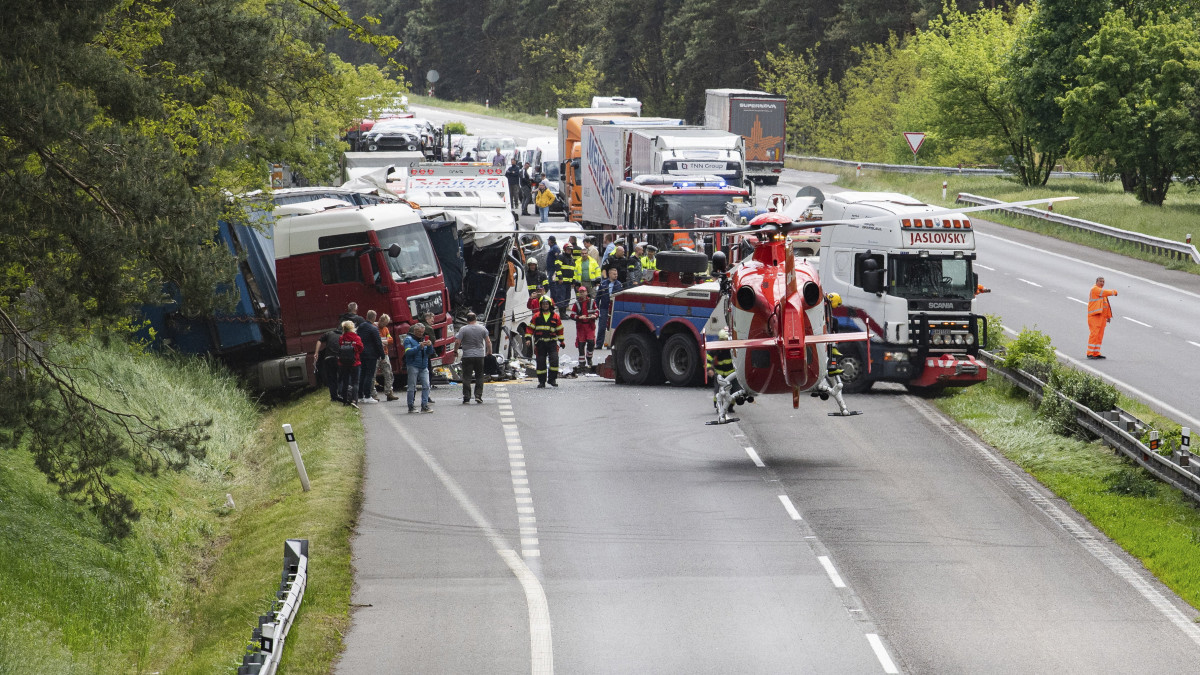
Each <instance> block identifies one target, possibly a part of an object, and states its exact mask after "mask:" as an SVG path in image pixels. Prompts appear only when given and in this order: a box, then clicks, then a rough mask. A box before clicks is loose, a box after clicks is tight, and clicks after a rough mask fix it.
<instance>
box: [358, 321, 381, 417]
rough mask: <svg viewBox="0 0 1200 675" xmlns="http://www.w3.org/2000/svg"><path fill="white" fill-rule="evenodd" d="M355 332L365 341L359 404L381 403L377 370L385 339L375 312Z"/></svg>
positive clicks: (359, 381)
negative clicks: (377, 388) (377, 393)
mask: <svg viewBox="0 0 1200 675" xmlns="http://www.w3.org/2000/svg"><path fill="white" fill-rule="evenodd" d="M355 330H356V332H357V333H358V336H359V337H360V338H362V341H363V350H362V355H360V356H359V359H360V360H362V371H361V372H360V373H359V378H358V402H359V403H379V399H377V398H375V369H376V366H378V365H379V359H382V358H383V355H384V351H383V338H382V337H381V336H380V335H379V329H378V328H376V327H375V310H371V311H369V312H367V318H366V319H363V320H362V321H360V322H359V323H358V325H357V326H356V327H355Z"/></svg>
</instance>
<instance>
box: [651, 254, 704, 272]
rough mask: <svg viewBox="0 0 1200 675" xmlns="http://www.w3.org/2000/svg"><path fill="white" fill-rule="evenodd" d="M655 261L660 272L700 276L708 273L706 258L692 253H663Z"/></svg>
mask: <svg viewBox="0 0 1200 675" xmlns="http://www.w3.org/2000/svg"><path fill="white" fill-rule="evenodd" d="M656 261H657V263H658V269H659V271H661V272H679V273H681V274H700V273H702V272H707V271H708V256H706V255H704V254H703V253H698V252H693V251H663V252H662V253H659V254H658V257H657V258H656Z"/></svg>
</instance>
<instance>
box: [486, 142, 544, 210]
mask: <svg viewBox="0 0 1200 675" xmlns="http://www.w3.org/2000/svg"><path fill="white" fill-rule="evenodd" d="M502 161H503V160H502ZM493 164H494V162H493ZM504 177H505V178H507V179H508V198H509V204H510V206H512V208H513V209H518V208H519V209H520V210H521V215H523V216H525V215H529V205H530V204H533V206H534V207H535V208H536V209H537V214H538V220H539V221H540V222H543V223H548V222H550V207H551V206H552V205H553V204H554V199H555V197H554V192H553V191H552V190H551V189H550V183H549V182H548V181H547V180H545V179H544V178H540V177H539V176H538V174H537V172H536V171H535V170H534V168H533V165H531V164H530V163H529V162H525V165H524V166H521V165H520V164H519V163H518V162H517V159H516V158H515V157H514V158H513V159H512V160H511V162H510V163H509V165H508V169H506V170H505V171H504Z"/></svg>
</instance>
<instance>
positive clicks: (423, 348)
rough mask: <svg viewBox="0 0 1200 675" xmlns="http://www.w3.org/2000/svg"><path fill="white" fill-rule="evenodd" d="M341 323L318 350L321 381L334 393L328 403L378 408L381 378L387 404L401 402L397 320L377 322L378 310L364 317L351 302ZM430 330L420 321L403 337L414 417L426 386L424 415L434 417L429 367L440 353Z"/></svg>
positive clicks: (315, 355)
mask: <svg viewBox="0 0 1200 675" xmlns="http://www.w3.org/2000/svg"><path fill="white" fill-rule="evenodd" d="M338 320H339V325H338V327H337V328H334V329H333V330H330V331H328V332H326V333H325V334H324V335H322V336H321V337H319V338H317V344H316V347H315V348H314V350H313V361H314V369H315V370H316V374H317V382H318V383H319V384H320V383H324V384H325V386H326V387H328V388H329V399H330V400H331V401H335V402H340V403H341V404H342V405H346V406H353V407H355V408H357V407H358V406H359V404H362V403H371V404H374V403H379V399H378V398H376V397H375V380H376V377H382V379H383V393H384V394H385V396H386V400H388V401H397V400H399V398H400V397H399V396H396V394H395V377H394V375H393V373H392V361H391V354H392V345H393V344H394V337H393V336H392V332H391V323H392V318H391V317H390V316H388V315H387V314H384V315H382V316H379V317H378V318H376V314H375V310H370V311H368V312H367V315H366V316H365V317H363V316H359V314H358V303H355V302H351V303H349V304H348V305H347V306H346V313H344V314H342V315H341V316H340V317H338ZM428 330H429V326H427V325H426V324H425V323H420V322H418V323H415V324H413V325H412V327H411V328H410V329H409V332H408V334H407V335H405V336H404V338H403V343H402V349H403V352H402V353H403V354H404V365H405V370H406V371H407V373H408V411H409V412H416V407H415V402H416V387H417V385H420V386H421V412H424V413H431V412H433V409H432V408H430V407H429V404H430V403H432V402H433V400H432V399H431V398H430V397H429V388H430V385H429V367H430V363H431V359H433V358H434V357H435V356H436V355H437V352H436V351H435V349H434V346H433V340H432V339H431V336H430V335H429V334H428V333H427V331H428Z"/></svg>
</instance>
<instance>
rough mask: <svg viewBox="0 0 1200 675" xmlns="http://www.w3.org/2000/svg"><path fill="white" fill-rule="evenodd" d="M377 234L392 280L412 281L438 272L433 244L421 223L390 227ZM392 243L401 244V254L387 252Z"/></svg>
mask: <svg viewBox="0 0 1200 675" xmlns="http://www.w3.org/2000/svg"><path fill="white" fill-rule="evenodd" d="M375 234H376V235H377V236H378V237H379V246H380V248H382V249H383V250H384V253H383V259H384V260H385V261H387V266H388V270H390V271H391V273H392V281H395V282H397V283H399V282H404V281H412V280H413V279H422V278H424V277H431V276H434V275H435V274H437V273H438V264H437V257H435V256H434V254H433V245H432V244H430V243H429V235H427V234H426V233H425V227H424V226H423V225H421V223H409V224H408V225H400V226H399V227H389V228H387V229H385V230H379V231H378V232H376V233H375ZM392 244H400V255H398V256H396V257H395V258H393V257H391V256H390V255H388V254H387V248H388V247H389V246H391V245H392Z"/></svg>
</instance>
